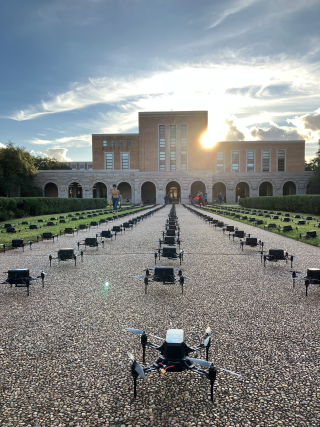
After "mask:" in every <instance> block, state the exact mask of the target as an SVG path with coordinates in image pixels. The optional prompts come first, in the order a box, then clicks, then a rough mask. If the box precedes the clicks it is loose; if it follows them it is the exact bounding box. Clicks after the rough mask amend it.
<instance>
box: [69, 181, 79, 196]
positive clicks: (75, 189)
mask: <svg viewBox="0 0 320 427" xmlns="http://www.w3.org/2000/svg"><path fill="white" fill-rule="evenodd" d="M68 194H69V198H70V199H82V186H81V185H80V184H79V183H78V182H73V183H72V184H70V185H69V190H68Z"/></svg>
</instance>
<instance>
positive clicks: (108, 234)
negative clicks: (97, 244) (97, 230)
mask: <svg viewBox="0 0 320 427" xmlns="http://www.w3.org/2000/svg"><path fill="white" fill-rule="evenodd" d="M101 237H106V238H107V239H110V238H111V237H112V234H111V231H110V230H103V231H101Z"/></svg>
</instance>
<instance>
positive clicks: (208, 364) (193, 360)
mask: <svg viewBox="0 0 320 427" xmlns="http://www.w3.org/2000/svg"><path fill="white" fill-rule="evenodd" d="M188 360H190V361H191V362H192V363H197V364H198V365H200V366H203V367H204V368H210V366H211V365H213V363H211V362H207V361H206V360H201V359H192V358H191V357H188ZM216 368H217V369H220V370H221V371H225V372H228V374H231V375H235V376H236V377H240V378H242V375H240V374H237V373H236V372H233V371H229V369H224V368H219V367H218V366H216Z"/></svg>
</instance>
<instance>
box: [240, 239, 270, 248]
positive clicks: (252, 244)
mask: <svg viewBox="0 0 320 427" xmlns="http://www.w3.org/2000/svg"><path fill="white" fill-rule="evenodd" d="M238 244H240V246H241V249H242V250H243V247H244V246H250V248H255V247H257V246H260V248H261V250H263V245H264V243H263V242H262V241H261V240H258V239H257V238H256V237H246V238H245V239H244V240H242V239H240V240H239V242H238Z"/></svg>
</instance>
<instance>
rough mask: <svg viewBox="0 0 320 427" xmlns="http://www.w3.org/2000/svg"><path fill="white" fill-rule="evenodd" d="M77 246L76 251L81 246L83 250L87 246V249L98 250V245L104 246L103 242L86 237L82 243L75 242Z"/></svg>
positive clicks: (95, 238)
mask: <svg viewBox="0 0 320 427" xmlns="http://www.w3.org/2000/svg"><path fill="white" fill-rule="evenodd" d="M76 243H77V245H78V250H79V249H80V245H83V246H84V248H85V249H87V246H88V247H89V248H96V249H97V250H98V247H99V245H102V246H104V240H101V242H98V238H97V236H96V237H86V238H85V239H84V241H82V242H76Z"/></svg>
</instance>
